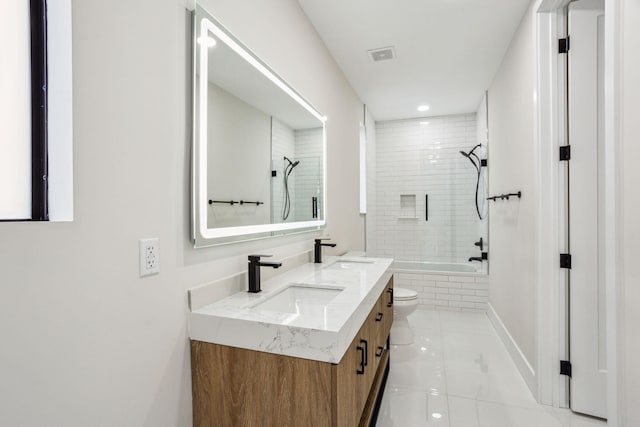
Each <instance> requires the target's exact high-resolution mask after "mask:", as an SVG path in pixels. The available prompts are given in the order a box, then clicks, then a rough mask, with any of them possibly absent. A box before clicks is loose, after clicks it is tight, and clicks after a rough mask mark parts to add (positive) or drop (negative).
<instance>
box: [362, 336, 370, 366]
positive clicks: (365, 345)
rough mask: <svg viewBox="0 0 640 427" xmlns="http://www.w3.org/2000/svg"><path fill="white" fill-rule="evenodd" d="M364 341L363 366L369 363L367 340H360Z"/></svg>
mask: <svg viewBox="0 0 640 427" xmlns="http://www.w3.org/2000/svg"><path fill="white" fill-rule="evenodd" d="M363 343H364V366H367V365H368V364H369V360H368V359H369V357H368V355H369V343H368V342H367V340H360V344H363Z"/></svg>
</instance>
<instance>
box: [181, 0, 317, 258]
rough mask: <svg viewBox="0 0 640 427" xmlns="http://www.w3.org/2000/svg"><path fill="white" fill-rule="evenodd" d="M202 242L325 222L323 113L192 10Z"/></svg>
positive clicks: (196, 204)
mask: <svg viewBox="0 0 640 427" xmlns="http://www.w3.org/2000/svg"><path fill="white" fill-rule="evenodd" d="M194 20H195V22H194V50H193V51H194V127H193V140H194V150H193V154H194V155H193V168H192V169H193V173H194V175H193V192H192V202H193V203H192V204H193V206H192V208H193V225H194V226H193V238H194V243H195V246H196V247H201V246H210V245H215V244H222V243H230V242H237V241H242V240H250V239H255V238H263V237H270V236H274V235H280V234H285V233H292V232H300V231H308V230H317V229H318V228H319V227H322V226H324V224H325V211H326V210H325V200H326V197H325V191H326V184H325V183H326V181H325V178H326V170H325V169H326V161H325V159H326V153H325V152H326V149H325V121H326V119H325V117H324V116H323V115H322V114H320V113H319V112H318V111H317V110H316V109H315V108H314V107H313V106H312V105H311V104H310V103H309V102H308V101H306V100H305V99H304V98H303V97H302V96H301V95H300V94H299V93H298V92H297V91H296V90H294V89H293V88H292V87H291V86H290V85H289V84H287V83H286V82H285V81H284V80H283V79H281V78H280V77H279V76H278V75H277V74H276V73H275V72H274V71H273V70H272V69H271V68H269V67H268V66H267V65H266V64H265V63H264V62H263V61H261V60H260V59H259V58H258V57H257V56H256V55H254V54H253V53H252V52H251V51H250V50H249V49H248V48H247V47H246V46H244V45H243V44H242V43H241V42H240V41H239V40H238V39H237V38H235V37H234V36H233V35H231V33H230V32H229V31H227V30H226V29H224V28H223V27H222V25H221V24H220V23H218V22H217V21H216V20H215V19H214V18H213V17H212V16H211V15H210V14H209V13H208V12H207V11H206V10H205V9H203V8H202V6H200V5H197V6H196V9H195V11H194Z"/></svg>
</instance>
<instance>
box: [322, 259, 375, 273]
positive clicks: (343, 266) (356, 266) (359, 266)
mask: <svg viewBox="0 0 640 427" xmlns="http://www.w3.org/2000/svg"><path fill="white" fill-rule="evenodd" d="M371 264H373V261H359V260H357V261H356V260H338V261H335V262H333V263H332V264H329V265H328V266H326V267H325V269H326V270H355V271H360V270H366V269H367V268H369V266H371Z"/></svg>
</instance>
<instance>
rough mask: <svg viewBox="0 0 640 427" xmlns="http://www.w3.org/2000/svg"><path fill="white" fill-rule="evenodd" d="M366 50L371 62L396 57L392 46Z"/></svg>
mask: <svg viewBox="0 0 640 427" xmlns="http://www.w3.org/2000/svg"><path fill="white" fill-rule="evenodd" d="M367 52H369V57H370V58H371V60H372V61H373V62H379V61H387V60H389V59H395V58H396V50H395V49H394V48H393V46H389V47H381V48H379V49H371V50H369V51H367Z"/></svg>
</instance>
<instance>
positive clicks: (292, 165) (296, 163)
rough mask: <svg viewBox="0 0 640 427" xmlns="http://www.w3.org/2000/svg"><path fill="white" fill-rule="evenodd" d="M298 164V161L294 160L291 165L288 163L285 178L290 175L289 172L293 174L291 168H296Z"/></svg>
mask: <svg viewBox="0 0 640 427" xmlns="http://www.w3.org/2000/svg"><path fill="white" fill-rule="evenodd" d="M299 164H300V160H296V161H295V162H293V163H289V167H288V168H289V171H288V172H287V176H289V175H291V172H293V168H295V167H296V166H298V165H299Z"/></svg>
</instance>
